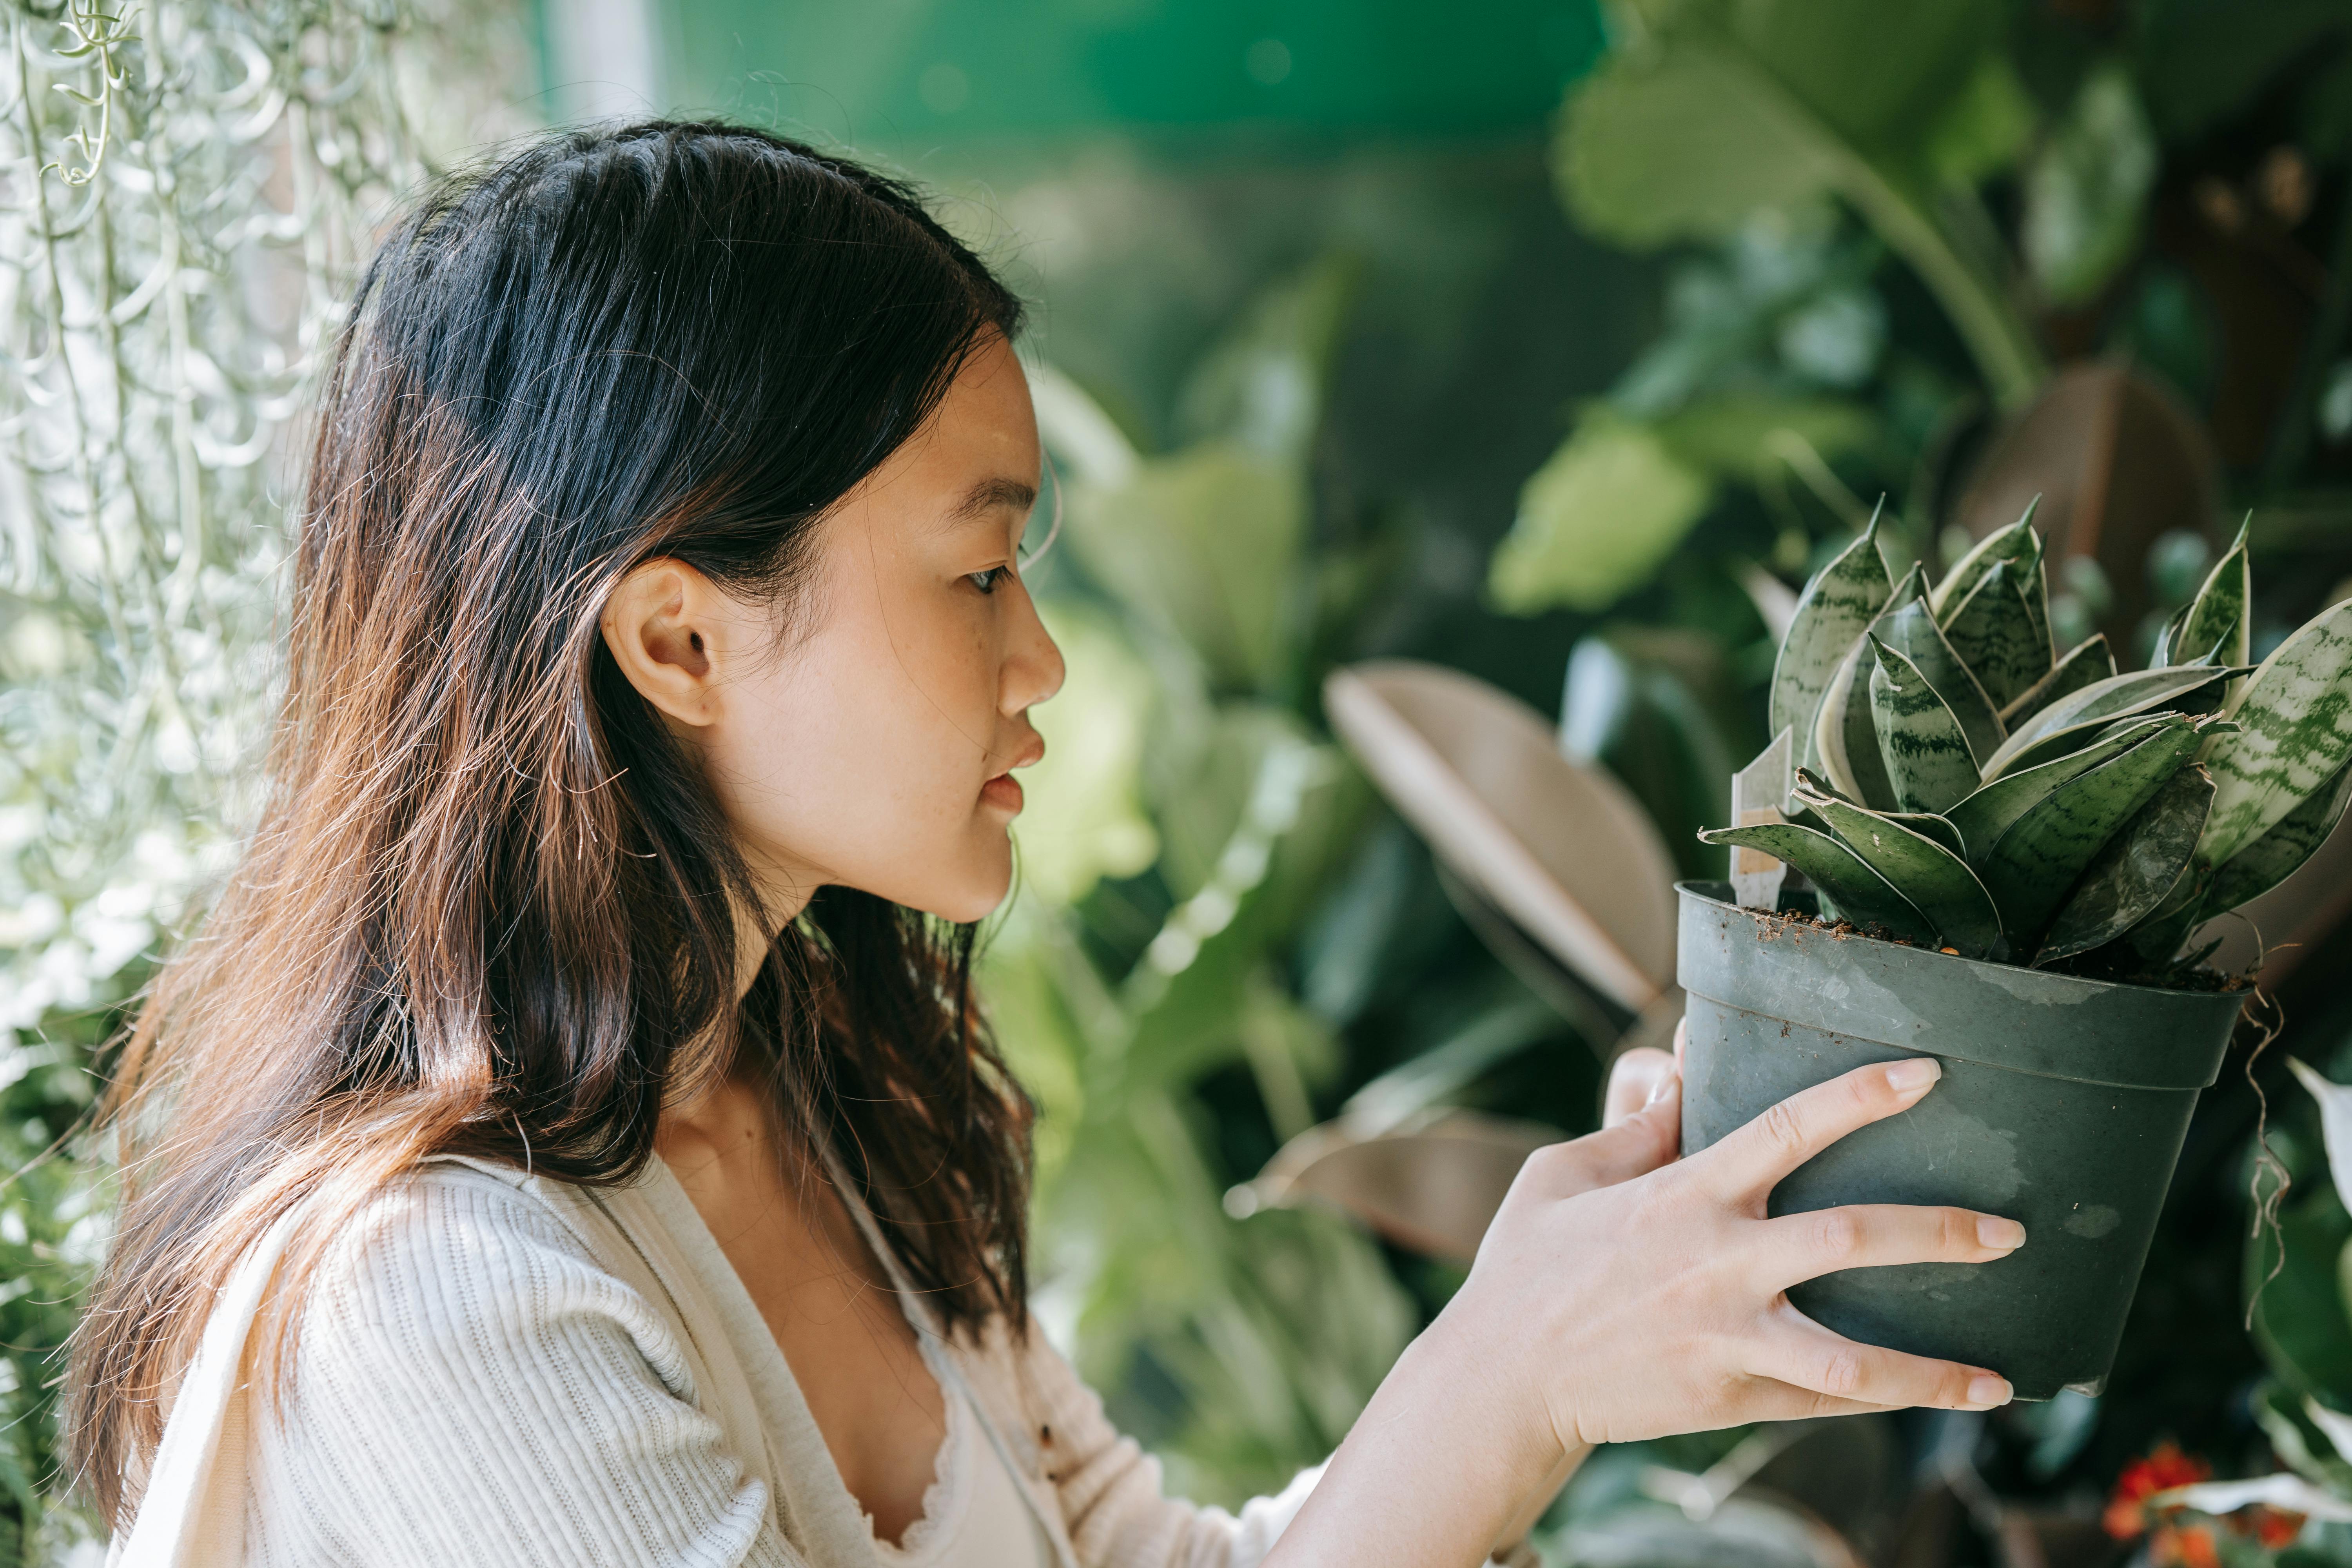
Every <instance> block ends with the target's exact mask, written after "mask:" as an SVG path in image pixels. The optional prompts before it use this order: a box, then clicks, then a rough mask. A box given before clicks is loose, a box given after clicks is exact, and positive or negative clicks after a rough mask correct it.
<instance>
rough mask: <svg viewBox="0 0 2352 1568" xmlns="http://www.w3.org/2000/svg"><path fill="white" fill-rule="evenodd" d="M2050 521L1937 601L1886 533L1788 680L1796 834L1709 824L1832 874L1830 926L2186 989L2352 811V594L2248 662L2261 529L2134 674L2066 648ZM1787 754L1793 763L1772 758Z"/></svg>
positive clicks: (1789, 642) (1792, 636) (1970, 566)
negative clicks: (2043, 534) (2054, 597)
mask: <svg viewBox="0 0 2352 1568" xmlns="http://www.w3.org/2000/svg"><path fill="white" fill-rule="evenodd" d="M2044 576H2045V574H2044V571H2043V563H2042V541H2041V538H2040V536H2039V535H2038V534H2036V533H2035V532H2034V531H2033V527H2032V511H2031V510H2030V509H2029V510H2028V512H2027V514H2026V516H2025V517H2023V518H2021V519H2020V520H2019V521H2017V522H2015V523H2013V524H2011V526H2010V527H2008V528H2005V529H2002V530H2000V531H1998V532H1996V533H1993V534H1992V535H1990V537H1988V538H1986V539H1985V540H1984V541H1983V542H1980V543H1979V544H1978V545H1977V546H1976V548H1975V549H1974V550H1972V551H1970V552H1969V554H1968V555H1967V556H1966V557H1965V558H1964V559H1962V560H1961V561H1960V562H1959V563H1958V564H1957V565H1955V566H1954V567H1953V568H1952V569H1951V571H1950V572H1949V573H1948V574H1946V575H1945V577H1944V579H1943V580H1942V581H1941V582H1940V583H1937V584H1935V585H1934V587H1933V588H1932V589H1931V588H1930V587H1929V585H1928V584H1927V575H1926V573H1925V571H1924V570H1923V569H1922V568H1920V567H1917V566H1915V567H1913V568H1912V570H1911V572H1910V574H1908V575H1906V576H1905V577H1904V578H1903V579H1901V580H1900V581H1896V580H1895V579H1894V578H1892V577H1891V576H1890V574H1888V572H1887V570H1886V567H1885V562H1884V560H1883V559H1882V557H1881V556H1880V553H1879V549H1878V540H1877V527H1876V521H1875V520H1873V523H1872V526H1871V528H1870V529H1868V530H1866V531H1864V534H1863V535H1862V537H1861V538H1859V539H1857V540H1856V541H1855V542H1853V544H1852V545H1850V546H1849V547H1848V548H1847V549H1846V550H1845V551H1844V552H1843V553H1841V554H1840V555H1839V556H1838V557H1837V558H1836V559H1835V560H1833V561H1832V562H1831V563H1829V564H1828V565H1827V566H1825V567H1824V568H1822V572H1821V573H1820V574H1818V575H1817V576H1815V577H1814V579H1813V580H1812V582H1811V584H1808V585H1807V587H1806V589H1805V593H1804V595H1803V597H1802V599H1801V601H1800V602H1799V605H1798V608H1797V613H1796V616H1795V619H1794V621H1793V622H1792V624H1791V625H1790V628H1789V633H1788V636H1787V637H1786V638H1785V639H1784V640H1783V642H1782V645H1781V648H1780V660H1779V663H1778V665H1777V666H1776V668H1775V670H1774V674H1773V680H1772V693H1771V722H1772V724H1773V725H1774V726H1775V728H1776V730H1777V731H1780V733H1781V735H1782V736H1784V737H1785V739H1784V740H1783V741H1776V742H1775V748H1776V750H1779V749H1780V748H1783V747H1785V750H1782V751H1780V754H1781V755H1784V756H1785V757H1786V758H1787V762H1786V763H1783V764H1782V766H1784V767H1786V768H1788V769H1789V770H1790V773H1789V776H1788V778H1787V780H1786V784H1785V788H1784V795H1785V799H1784V802H1783V807H1784V810H1785V812H1786V814H1787V816H1788V817H1789V820H1787V821H1784V822H1766V823H1750V824H1749V825H1747V826H1738V827H1731V828H1727V829H1723V830H1720V831H1718V832H1714V833H1709V834H1706V835H1703V837H1706V839H1708V841H1709V842H1713V843H1721V844H1731V845H1739V846H1744V847H1748V848H1749V849H1753V850H1759V851H1761V852H1763V853H1764V854H1766V855H1769V856H1772V857H1775V858H1779V859H1780V860H1782V861H1785V862H1786V863H1787V864H1789V865H1790V866H1793V867H1795V868H1797V869H1798V870H1800V871H1801V872H1803V873H1804V875H1805V876H1806V877H1807V878H1808V879H1811V882H1812V883H1813V886H1814V888H1815V889H1816V890H1817V892H1818V894H1819V896H1820V899H1821V903H1822V912H1823V914H1824V915H1825V916H1828V917H1831V918H1843V919H1844V920H1847V921H1852V922H1853V923H1854V924H1855V925H1857V926H1860V927H1863V928H1864V929H1865V930H1875V931H1880V932H1883V933H1885V934H1887V935H1890V936H1893V937H1895V938H1896V939H1898V940H1901V941H1905V942H1914V943H1919V944H1925V945H1929V946H1936V947H1941V948H1944V949H1946V950H1948V951H1950V952H1957V953H1958V954H1960V955H1961V956H1964V957H1969V958H1983V959H1992V960H1997V961H2007V962H2011V963H2028V964H2032V965H2034V966H2036V967H2048V966H2053V965H2055V966H2060V967H2063V968H2065V969H2067V970H2069V971H2070V972H2072V973H2080V974H2085V975H2093V976H2098V977H2102V978H2109V979H2125V978H2138V979H2149V980H2155V981H2157V982H2158V983H2162V982H2164V981H2166V980H2168V979H2176V980H2177V979H2180V978H2183V977H2184V971H2187V970H2190V969H2193V968H2194V966H2195V965H2196V964H2197V963H2199V962H2200V960H2201V959H2202V958H2203V957H2204V956H2205V955H2206V953H2207V952H2210V948H2207V949H2203V950H2192V951H2189V952H2185V953H2184V952H2182V947H2183V944H2184V942H2187V940H2188V939H2189V937H2190V935H2191V934H2192V933H2193V932H2194V931H2196V930H2197V928H2198V927H2199V926H2200V925H2201V924H2203V923H2204V922H2205V921H2207V920H2210V919H2211V918H2212V917H2214V916H2216V915H2220V914H2222V913H2225V912H2227V911H2229V910H2233V909H2235V908H2237V907H2238V906H2239V905H2241V904H2242V903H2244V902H2246V901H2247V900H2250V899H2252V898H2254V897H2256V896H2257V895H2259V894H2261V893H2263V892H2266V891H2268V890H2269V889H2271V888H2273V887H2274V886H2276V885H2277V884H2278V883H2279V882H2280V881H2281V880H2283V879H2284V878H2285V877H2286V876H2287V875H2288V874H2289V873H2290V872H2292V871H2294V868H2296V867H2298V866H2300V865H2302V864H2303V862H2304V860H2305V859H2306V858H2308V857H2309V856H2310V854H2311V853H2312V851H2313V850H2315V848H2317V847H2318V846H2319V844H2320V842H2321V841H2322V840H2323V839H2325V838H2326V837H2327V835H2328V833H2329V832H2330V831H2332V830H2333V829H2334V827H2335V826H2336V822H2337V821H2338V819H2340V818H2341V817H2342V816H2343V815H2344V810H2345V805H2346V803H2347V798H2352V602H2347V603H2345V604H2339V605H2336V606H2335V607H2334V608H2332V609H2330V610H2328V611H2326V612H2325V613H2323V614H2322V615H2320V616H2317V617H2316V618H2315V619H2314V620H2313V621H2311V622H2310V623H2309V624H2308V625H2306V626H2304V627H2302V628H2301V629H2300V630H2298V631H2296V632H2295V633H2294V635H2293V636H2291V637H2288V638H2287V639H2286V641H2285V642H2284V644H2282V645H2281V646H2280V647H2279V648H2278V649H2277V651H2276V652H2274V653H2273V654H2272V655H2271V656H2270V657H2269V658H2267V659H2264V660H2263V662H2262V664H2261V665H2260V666H2259V667H2256V666H2254V665H2252V664H2251V663H2250V662H2249V641H2250V637H2249V629H2248V606H2249V605H2250V604H2251V603H2252V584H2251V578H2250V572H2249V567H2248V563H2247V556H2246V541H2245V536H2244V534H2243V532H2241V533H2240V535H2239V538H2238V541H2237V542H2236V543H2235V544H2234V545H2233V546H2232V547H2231V550H2230V552H2228V553H2227V554H2226V555H2224V556H2223V557H2222V559H2221V562H2220V563H2219V564H2217V565H2216V566H2214V568H2213V569H2212V571H2211V573H2210V574H2209V575H2208V576H2207V577H2206V579H2205V582H2204V584H2203V586H2202V588H2201V589H2200V592H2199V593H2198V594H2197V595H2196V597H2195V598H2194V599H2193V600H2191V601H2190V603H2189V605H2186V606H2185V607H2184V608H2183V609H2182V610H2181V611H2180V612H2179V615H2177V616H2174V617H2173V619H2172V621H2171V624H2170V625H2168V626H2166V627H2165V629H2164V632H2163V635H2162V636H2161V637H2159V638H2158V642H2157V645H2156V652H2155V658H2154V661H2153V663H2152V665H2151V666H2150V668H2147V669H2144V670H2136V671H2132V672H2130V673H2126V674H2118V673H2117V672H2116V664H2115V658H2114V656H2113V654H2112V653H2111V652H2110V651H2109V649H2108V647H2107V644H2106V639H2105V637H2091V638H2090V639H2089V640H2087V641H2085V642H2084V643H2082V644H2080V645H2079V646H2077V647H2074V648H2073V649H2071V650H2070V651H2068V652H2067V653H2066V654H2064V655H2063V657H2060V656H2059V655H2058V654H2057V652H2056V650H2055V649H2054V648H2053V646H2052V643H2051V637H2050V612H2049V603H2048V594H2047V589H2046V587H2045V584H2044ZM1768 754H1770V753H1768Z"/></svg>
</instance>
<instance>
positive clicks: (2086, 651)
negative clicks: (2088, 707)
mask: <svg viewBox="0 0 2352 1568" xmlns="http://www.w3.org/2000/svg"><path fill="white" fill-rule="evenodd" d="M2115 673H2116V654H2115V650H2114V649H2113V648H2111V647H2108V646H2107V634H2106V633H2105V632H2094V633H2092V634H2091V635H2090V636H2089V637H2085V638H2084V639H2083V640H2082V641H2081V642H2079V643H2076V644H2075V645H2074V648H2073V650H2072V651H2071V652H2069V653H2068V654H2067V655H2066V657H2065V658H2062V659H2060V660H2059V661H2058V662H2057V663H2056V664H2055V665H2053V666H2052V667H2051V670H2050V673H2049V674H2047V675H2045V676H2043V677H2042V679H2039V680H2037V681H2035V682H2034V683H2033V684H2032V686H2029V687H2027V688H2026V689H2025V694H2024V695H2023V696H2021V697H2020V698H2018V699H2017V700H2015V701H2013V702H2011V704H2010V705H2009V706H2008V707H2006V708H2004V709H2002V710H2000V721H2001V722H2002V723H2004V724H2006V725H2008V726H2009V728H2010V732H2011V734H2014V733H2016V732H2017V731H2018V730H2020V729H2021V728H2022V727H2023V726H2024V723H2025V721H2027V720H2028V719H2031V718H2032V717H2033V716H2034V715H2035V714H2037V713H2039V712H2041V711H2042V710H2043V709H2044V708H2047V707H2049V706H2050V705H2051V704H2052V703H2053V702H2056V701H2059V700H2063V699H2064V698H2068V697H2072V696H2074V693H2076V692H2077V691H2080V690H2082V689H2083V688H2084V687H2086V686H2090V685H2094V684H2095V683H2096V682H2099V681H2102V680H2110V679H2114V677H2115Z"/></svg>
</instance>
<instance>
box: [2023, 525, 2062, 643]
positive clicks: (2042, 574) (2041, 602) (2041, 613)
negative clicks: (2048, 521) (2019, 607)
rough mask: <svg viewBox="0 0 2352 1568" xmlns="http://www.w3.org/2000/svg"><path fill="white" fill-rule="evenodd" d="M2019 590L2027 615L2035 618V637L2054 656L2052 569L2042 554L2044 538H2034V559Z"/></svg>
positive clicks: (2038, 535) (2026, 569)
mask: <svg viewBox="0 0 2352 1568" xmlns="http://www.w3.org/2000/svg"><path fill="white" fill-rule="evenodd" d="M2022 571H2023V573H2024V575H2023V576H2022V577H2021V579H2020V580H2019V582H2018V584H2017V585H2018V588H2019V589H2020V590H2021V592H2022V593H2023V594H2024V595H2025V613H2026V614H2027V615H2029V616H2032V617H2033V635H2034V636H2035V637H2040V638H2041V639H2042V647H2046V648H2048V649H2049V650H2050V651H2051V653H2052V654H2053V656H2054V655H2055V654H2056V653H2057V651H2058V645H2057V643H2056V642H2055V641H2053V639H2052V637H2051V636H2050V568H2049V567H2048V565H2047V564H2045V563H2044V562H2043V560H2042V536H2041V535H2040V534H2038V533H2037V534H2035V535H2034V536H2033V559H2032V560H2031V561H2028V562H2027V563H2025V564H2024V566H2023V568H2022Z"/></svg>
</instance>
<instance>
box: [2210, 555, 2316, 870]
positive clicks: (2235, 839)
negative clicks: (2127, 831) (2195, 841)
mask: <svg viewBox="0 0 2352 1568" xmlns="http://www.w3.org/2000/svg"><path fill="white" fill-rule="evenodd" d="M2236 717H2237V720H2238V725H2239V729H2240V731H2241V732H2240V733H2238V734H2236V735H2231V736H2228V737H2226V738H2224V739H2222V740H2221V741H2218V742H2215V743H2214V746H2213V749H2212V751H2211V752H2210V753H2209V754H2208V755H2207V757H2206V759H2205V762H2206V765H2207V766H2208V767H2210V768H2211V769H2212V770H2213V781H2214V784H2215V785H2216V786H2217V787H2216V792H2215V794H2214V796H2213V816H2212V819H2211V820H2210V821H2209V822H2208V823H2207V824H2206V825H2205V841H2204V842H2203V843H2202V844H2200V845H2199V846H2198V847H2197V858H2198V860H2199V862H2200V864H2203V865H2207V866H2218V865H2221V863H2223V862H2224V861H2226V860H2228V859H2229V858H2231V856H2233V855H2235V854H2237V852H2238V851H2239V850H2241V849H2242V848H2244V847H2246V846H2247V845H2249V844H2252V842H2253V841H2254V840H2255V839H2257V838H2260V837H2262V836H2263V834H2265V833H2267V832H2269V831H2270V830H2271V828H2272V826H2273V825H2275V824H2276V823H2277V822H2278V821H2279V820H2280V819H2281V818H2283V817H2284V816H2286V815H2287V813H2289V812H2291V811H2293V810H2294V808H2295V807H2296V806H2298V805H2302V804H2303V803H2304V802H2305V801H2306V800H2308V799H2310V798H2311V796H2312V795H2315V794H2317V793H2318V791H2319V788H2320V786H2321V785H2322V784H2326V782H2327V781H2328V780H2329V779H2331V778H2334V777H2335V776H2336V769H2338V768H2340V767H2342V766H2343V765H2344V763H2345V759H2346V758H2347V757H2352V599H2347V600H2346V601H2345V602H2344V603H2342V604H2340V605H2336V607H2335V608H2334V609H2332V610H2329V611H2327V612H2326V614H2325V615H2322V616H2318V617H2317V618H2315V619H2314V620H2312V621H2311V622H2309V623H2308V624H2306V625H2305V626H2304V627H2303V629H2302V630H2300V631H2298V632H2296V633H2295V634H2294V636H2293V637H2289V638H2287V639H2286V641H2284V643H2281V644H2280V645H2279V647H2278V650H2277V651H2276V652H2275V653H2273V654H2272V655H2271V656H2270V658H2266V659H2264V660H2263V664H2262V668H2260V669H2257V670H2256V671H2254V678H2253V679H2252V680H2249V681H2248V682H2246V689H2245V696H2244V697H2243V699H2242V700H2241V701H2240V702H2239V704H2238V710H2237V715H2236Z"/></svg>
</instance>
